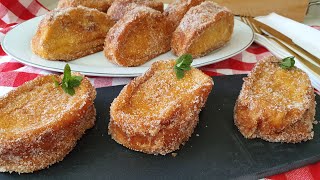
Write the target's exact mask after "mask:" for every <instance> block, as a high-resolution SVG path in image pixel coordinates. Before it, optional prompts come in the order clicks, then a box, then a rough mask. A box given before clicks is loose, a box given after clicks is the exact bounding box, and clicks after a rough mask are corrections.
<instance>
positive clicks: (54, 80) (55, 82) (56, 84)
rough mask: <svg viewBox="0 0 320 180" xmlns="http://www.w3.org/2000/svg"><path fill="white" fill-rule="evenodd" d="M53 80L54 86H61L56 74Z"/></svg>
mask: <svg viewBox="0 0 320 180" xmlns="http://www.w3.org/2000/svg"><path fill="white" fill-rule="evenodd" d="M52 80H53V82H54V86H55V87H59V86H60V84H59V82H58V81H57V80H56V78H55V77H54V76H52Z"/></svg>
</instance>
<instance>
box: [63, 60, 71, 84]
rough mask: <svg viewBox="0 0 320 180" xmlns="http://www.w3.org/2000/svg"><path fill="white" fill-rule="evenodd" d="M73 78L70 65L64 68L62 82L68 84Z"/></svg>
mask: <svg viewBox="0 0 320 180" xmlns="http://www.w3.org/2000/svg"><path fill="white" fill-rule="evenodd" d="M70 77H71V68H70V66H69V64H66V65H65V66H64V70H63V79H62V82H68V81H69V79H70Z"/></svg>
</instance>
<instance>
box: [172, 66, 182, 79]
mask: <svg viewBox="0 0 320 180" xmlns="http://www.w3.org/2000/svg"><path fill="white" fill-rule="evenodd" d="M174 71H175V73H176V75H177V78H178V79H182V78H183V76H184V71H183V70H181V69H179V68H174Z"/></svg>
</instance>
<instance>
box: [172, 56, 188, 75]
mask: <svg viewBox="0 0 320 180" xmlns="http://www.w3.org/2000/svg"><path fill="white" fill-rule="evenodd" d="M191 63H192V56H191V55H190V54H184V55H182V56H180V57H179V58H178V59H177V60H176V64H175V66H174V71H175V73H176V75H177V78H178V79H182V78H183V77H184V71H189V70H190V69H191V67H190V66H191Z"/></svg>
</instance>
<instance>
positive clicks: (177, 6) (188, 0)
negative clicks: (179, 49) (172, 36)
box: [164, 0, 205, 32]
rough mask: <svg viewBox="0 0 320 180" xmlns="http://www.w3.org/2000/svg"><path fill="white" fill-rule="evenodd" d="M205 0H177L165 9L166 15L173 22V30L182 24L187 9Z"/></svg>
mask: <svg viewBox="0 0 320 180" xmlns="http://www.w3.org/2000/svg"><path fill="white" fill-rule="evenodd" d="M204 1H205V0H175V1H174V2H172V3H171V4H169V5H168V7H167V8H166V9H165V10H164V15H165V16H166V17H167V19H168V20H169V22H170V23H171V32H173V31H174V30H175V29H176V28H177V27H178V25H179V24H180V21H181V19H182V18H183V16H184V15H185V14H186V13H187V11H188V10H189V9H190V8H191V7H193V6H197V5H199V4H201V3H202V2H204Z"/></svg>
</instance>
